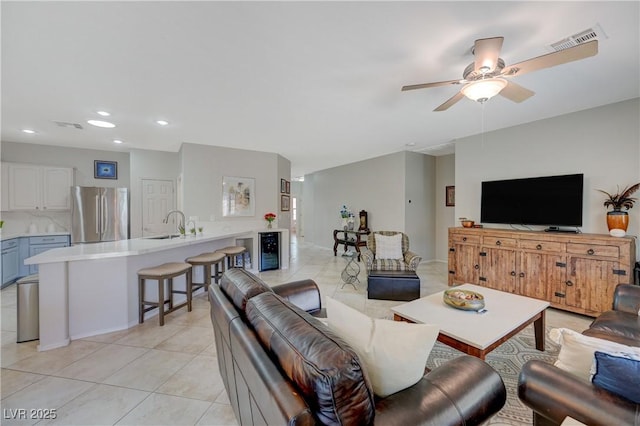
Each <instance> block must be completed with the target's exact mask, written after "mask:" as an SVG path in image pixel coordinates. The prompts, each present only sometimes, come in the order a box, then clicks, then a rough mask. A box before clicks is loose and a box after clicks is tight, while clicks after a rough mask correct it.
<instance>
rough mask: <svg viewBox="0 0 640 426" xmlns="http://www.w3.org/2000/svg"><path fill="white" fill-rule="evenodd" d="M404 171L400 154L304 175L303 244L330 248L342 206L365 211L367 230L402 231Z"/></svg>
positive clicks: (403, 160)
mask: <svg viewBox="0 0 640 426" xmlns="http://www.w3.org/2000/svg"><path fill="white" fill-rule="evenodd" d="M404 172H405V156H404V153H403V152H401V153H396V154H390V155H385V156H382V157H377V158H373V159H370V160H365V161H359V162H356V163H352V164H348V165H345V166H339V167H333V168H330V169H326V170H321V171H318V172H315V173H311V174H310V175H305V178H304V194H305V206H304V215H305V221H304V223H305V230H304V232H305V234H304V235H305V241H307V242H311V243H314V244H317V245H319V246H323V247H333V230H334V229H338V228H340V227H341V223H342V219H341V218H340V208H341V207H342V206H343V205H346V206H347V208H348V209H350V210H351V212H352V213H353V214H354V215H355V216H356V217H357V216H358V213H359V212H360V210H366V211H367V213H368V218H369V223H368V225H369V229H372V230H400V231H402V230H404V226H405V224H404V210H405V209H404V207H405V206H404V196H405V190H404Z"/></svg>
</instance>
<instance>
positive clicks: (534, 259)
mask: <svg viewBox="0 0 640 426" xmlns="http://www.w3.org/2000/svg"><path fill="white" fill-rule="evenodd" d="M519 257H520V261H519V264H518V291H517V292H516V293H518V294H521V295H523V296H528V297H535V298H536V299H542V300H549V297H551V296H553V292H554V291H555V289H556V288H558V286H564V282H565V281H566V271H567V268H566V261H567V260H566V256H560V255H552V254H545V253H536V252H528V251H521V252H520V256H519Z"/></svg>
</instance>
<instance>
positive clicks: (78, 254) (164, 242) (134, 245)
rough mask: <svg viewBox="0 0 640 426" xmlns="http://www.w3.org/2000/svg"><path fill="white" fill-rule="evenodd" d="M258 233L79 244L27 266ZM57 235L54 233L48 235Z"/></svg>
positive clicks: (40, 256)
mask: <svg viewBox="0 0 640 426" xmlns="http://www.w3.org/2000/svg"><path fill="white" fill-rule="evenodd" d="M253 232H255V231H250V230H249V231H247V230H244V231H220V232H218V233H210V234H207V233H205V234H203V235H196V236H190V235H189V236H186V237H184V238H181V237H175V238H171V239H168V238H167V239H153V238H134V239H131V240H120V241H111V242H105V243H93V244H78V245H74V246H71V247H61V248H55V249H51V250H47V251H45V252H43V253H40V254H38V255H35V256H33V257H29V258H27V259H25V261H24V263H25V265H34V264H36V265H37V264H42V263H57V262H68V261H74V260H90V259H104V258H110V257H123V256H135V255H140V254H147V253H153V252H159V251H164V250H171V249H174V248H179V247H185V246H189V245H193V244H202V243H206V242H207V241H216V240H222V239H226V238H235V237H242V236H249V235H251V234H252V233H253ZM47 235H53V234H47Z"/></svg>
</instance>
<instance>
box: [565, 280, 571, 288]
mask: <svg viewBox="0 0 640 426" xmlns="http://www.w3.org/2000/svg"><path fill="white" fill-rule="evenodd" d="M565 284H566V285H567V287H571V286H572V285H573V283H572V282H571V281H567V282H566V283H565Z"/></svg>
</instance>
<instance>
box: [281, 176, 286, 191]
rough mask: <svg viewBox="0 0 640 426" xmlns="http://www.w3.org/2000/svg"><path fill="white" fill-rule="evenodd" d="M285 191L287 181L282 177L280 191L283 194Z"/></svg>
mask: <svg viewBox="0 0 640 426" xmlns="http://www.w3.org/2000/svg"><path fill="white" fill-rule="evenodd" d="M286 192H287V181H286V180H284V179H280V193H282V194H284V193H286Z"/></svg>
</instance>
